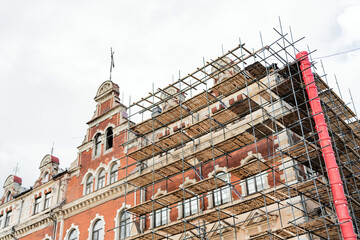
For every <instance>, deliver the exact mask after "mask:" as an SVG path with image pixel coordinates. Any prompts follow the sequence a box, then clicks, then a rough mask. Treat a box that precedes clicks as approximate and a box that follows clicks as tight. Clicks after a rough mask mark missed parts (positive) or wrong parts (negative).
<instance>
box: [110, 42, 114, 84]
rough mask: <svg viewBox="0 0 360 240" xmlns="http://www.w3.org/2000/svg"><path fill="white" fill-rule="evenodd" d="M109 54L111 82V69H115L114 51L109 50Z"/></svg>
mask: <svg viewBox="0 0 360 240" xmlns="http://www.w3.org/2000/svg"><path fill="white" fill-rule="evenodd" d="M110 54H111V63H110V80H111V73H112V69H113V68H114V67H115V63H114V51H113V50H112V48H110Z"/></svg>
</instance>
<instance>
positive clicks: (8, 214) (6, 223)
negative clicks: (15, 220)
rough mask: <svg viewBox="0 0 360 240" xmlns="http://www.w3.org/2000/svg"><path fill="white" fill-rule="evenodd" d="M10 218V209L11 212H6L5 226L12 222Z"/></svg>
mask: <svg viewBox="0 0 360 240" xmlns="http://www.w3.org/2000/svg"><path fill="white" fill-rule="evenodd" d="M10 219H11V211H9V212H7V213H6V218H5V225H4V227H7V226H9V224H10Z"/></svg>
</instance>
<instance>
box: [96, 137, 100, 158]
mask: <svg viewBox="0 0 360 240" xmlns="http://www.w3.org/2000/svg"><path fill="white" fill-rule="evenodd" d="M100 138H101V135H100V133H98V134H97V135H96V137H95V156H97V155H99V154H100V152H101V139H100Z"/></svg>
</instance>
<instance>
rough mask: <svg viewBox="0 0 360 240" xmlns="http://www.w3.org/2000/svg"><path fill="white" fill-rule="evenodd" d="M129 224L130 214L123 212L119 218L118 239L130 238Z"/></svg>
mask: <svg viewBox="0 0 360 240" xmlns="http://www.w3.org/2000/svg"><path fill="white" fill-rule="evenodd" d="M130 224H131V219H130V214H129V213H128V212H126V211H124V212H123V213H122V214H121V217H120V239H126V238H127V237H129V236H130V227H131V225H130Z"/></svg>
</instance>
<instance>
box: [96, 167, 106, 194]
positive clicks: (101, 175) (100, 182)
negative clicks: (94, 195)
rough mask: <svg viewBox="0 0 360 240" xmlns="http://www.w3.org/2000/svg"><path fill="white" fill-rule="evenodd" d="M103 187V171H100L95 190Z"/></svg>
mask: <svg viewBox="0 0 360 240" xmlns="http://www.w3.org/2000/svg"><path fill="white" fill-rule="evenodd" d="M103 187H105V170H104V169H102V170H101V171H100V173H99V176H98V183H97V189H100V188H103Z"/></svg>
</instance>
